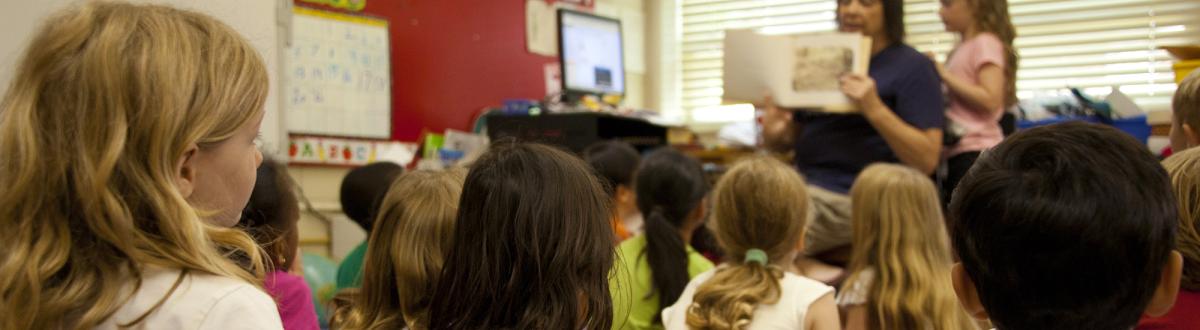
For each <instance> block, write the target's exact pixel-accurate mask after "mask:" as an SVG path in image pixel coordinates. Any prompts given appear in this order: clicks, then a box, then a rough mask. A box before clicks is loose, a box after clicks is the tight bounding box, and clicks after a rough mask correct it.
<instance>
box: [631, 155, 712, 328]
mask: <svg viewBox="0 0 1200 330" xmlns="http://www.w3.org/2000/svg"><path fill="white" fill-rule="evenodd" d="M634 186H635V188H634V189H635V190H636V191H637V205H638V209H639V210H641V211H642V214H644V218H645V222H646V224H645V228H646V234H645V235H646V250H645V252H643V254H644V255H645V256H646V262H647V263H648V264H649V265H650V274H651V277H652V280H653V282H654V287H653V289H652V290H651V291H650V292H651V293H650V294H652V295H653V294H654V293H658V304H659V311H660V312H661V311H662V309H663V308H666V307H667V306H671V305H673V304H675V300H677V299H679V295H680V294H681V293H683V288H684V287H686V286H687V283H688V280H689V277H688V255H687V245H686V244H687V243H686V242H684V241H683V236H682V235H680V228H681V227H682V226H683V225H684V222H686V221H687V218H688V216H689V215H690V214H691V213H692V210H695V209H696V207H697V206H699V205H700V201H701V200H703V199H704V195H705V194H707V193H708V181H706V180H705V178H704V170H703V169H702V168H701V166H700V162H698V161H696V160H695V159H693V158H691V157H689V156H687V155H684V154H683V153H680V152H679V151H676V150H675V149H670V148H662V149H658V150H656V151H654V152H652V153H650V155H648V156H646V158H645V159H643V160H642V164H641V166H640V167H638V170H637V180H636V181H635V182H634ZM640 257H641V256H640V255H639V258H640ZM647 298H648V297H647ZM655 315H656V317H655V319H657V318H658V316H657V315H658V313H655Z"/></svg>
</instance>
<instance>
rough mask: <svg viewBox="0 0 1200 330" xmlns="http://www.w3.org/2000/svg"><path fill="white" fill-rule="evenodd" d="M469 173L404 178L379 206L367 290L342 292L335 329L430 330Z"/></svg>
mask: <svg viewBox="0 0 1200 330" xmlns="http://www.w3.org/2000/svg"><path fill="white" fill-rule="evenodd" d="M464 176H465V171H464V170H461V169H454V170H449V171H424V170H423V171H415V172H409V173H405V174H402V175H400V177H399V178H397V179H396V181H395V182H393V183H392V185H391V188H389V189H388V191H387V195H386V196H385V197H384V198H383V200H382V201H381V202H380V203H379V216H378V217H376V218H375V221H374V225H375V228H374V229H373V230H371V238H370V239H369V240H367V242H368V247H367V254H366V261H365V262H364V264H363V276H362V286H361V287H360V288H358V289H347V290H343V292H342V293H339V294H338V297H337V299H336V300H335V301H336V302H337V303H338V305H339V306H338V307H337V309H336V311H335V314H334V320H333V322H331V323H332V324H333V326H334V328H336V329H400V328H405V327H407V328H409V329H425V328H427V327H428V325H427V317H426V312H427V310H428V308H429V303H430V301H431V300H432V299H433V292H432V289H433V285H434V283H436V282H437V278H438V276H439V275H440V274H441V272H442V264H443V263H444V260H445V254H446V250H447V249H448V248H449V247H450V243H451V242H452V241H453V239H454V237H453V234H454V227H455V226H454V216H455V214H456V213H457V212H458V200H459V196H460V195H461V194H462V185H463V177H464Z"/></svg>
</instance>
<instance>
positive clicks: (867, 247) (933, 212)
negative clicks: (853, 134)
mask: <svg viewBox="0 0 1200 330" xmlns="http://www.w3.org/2000/svg"><path fill="white" fill-rule="evenodd" d="M850 201H851V204H852V205H853V212H852V216H851V218H852V220H851V224H852V227H853V241H852V243H853V246H854V252H853V255H852V256H851V258H850V268H849V271H850V274H851V276H850V278H849V279H848V280H847V281H845V282H844V283H847V285H852V283H856V282H857V280H856V279H857V278H858V276H860V275H861V274H862V272H863V271H866V270H867V269H873V270H874V274H875V277H874V280H873V281H872V285H871V286H870V287H869V288H868V289H867V290H868V291H867V294H866V296H867V308H868V310H869V311H870V313H868V315H869V316H868V322H869V323H870V324H871V325H872V328H877V329H970V328H973V326H972V324H971V322H972V321H971V320H970V318H969V317H967V315H966V314H965V313H963V311H962V309H961V308H960V307H959V305H958V301H957V300H956V299H955V297H954V290H953V288H952V287H951V285H950V284H951V283H950V274H949V273H948V272H946V270H947V269H948V268H949V267H950V265H951V263H952V261H951V257H950V242H949V239H948V238H947V237H946V227H945V225H944V220H943V218H942V208H941V203H940V199H939V197H938V190H937V188H936V187H935V186H934V184H933V181H930V180H929V177H928V176H927V175H925V174H923V173H921V172H918V171H917V170H914V169H912V168H910V167H907V166H902V165H896V164H884V163H877V164H873V165H870V166H867V168H866V169H864V170H863V171H862V173H861V174H859V175H858V179H856V180H855V181H854V186H853V187H851V188H850ZM885 283H886V285H885ZM916 301H920V302H922V303H914V302H916Z"/></svg>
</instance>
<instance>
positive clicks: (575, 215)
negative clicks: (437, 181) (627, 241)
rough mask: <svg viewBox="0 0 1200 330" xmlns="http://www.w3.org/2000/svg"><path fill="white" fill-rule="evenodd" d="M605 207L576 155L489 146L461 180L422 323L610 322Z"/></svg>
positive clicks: (552, 325)
mask: <svg viewBox="0 0 1200 330" xmlns="http://www.w3.org/2000/svg"><path fill="white" fill-rule="evenodd" d="M609 204H610V203H609V200H608V198H606V197H605V196H604V190H603V188H601V184H600V182H599V180H597V179H596V177H595V176H593V175H592V170H591V168H589V167H588V165H587V164H586V163H584V162H583V161H582V160H580V159H579V158H577V157H575V156H573V155H571V154H568V153H566V152H563V151H561V150H558V149H555V148H552V147H548V146H545V145H540V144H518V143H495V144H493V145H492V147H491V148H490V149H489V150H488V151H487V152H485V153H484V154H483V155H482V156H481V157H480V158H479V159H478V160H476V161H475V163H474V164H473V165H472V166H471V169H470V172H469V173H468V174H467V178H466V183H465V184H464V185H463V190H462V199H461V200H460V204H459V209H458V217H457V220H456V222H455V229H454V239H453V242H452V243H451V246H450V248H449V250H448V252H447V254H446V258H445V265H444V267H443V269H442V275H441V278H440V279H439V280H438V281H437V284H436V287H437V289H436V290H435V294H434V296H433V301H432V302H431V304H430V309H429V326H430V327H431V328H437V329H444V328H459V329H485V328H516V329H580V328H588V329H607V328H608V327H609V325H610V323H611V322H612V302H611V298H610V296H609V291H608V271H609V269H610V268H611V267H612V263H613V241H612V235H613V234H612V229H611V228H610V226H609V224H608V220H609V217H610V215H611V213H609V208H608V206H609Z"/></svg>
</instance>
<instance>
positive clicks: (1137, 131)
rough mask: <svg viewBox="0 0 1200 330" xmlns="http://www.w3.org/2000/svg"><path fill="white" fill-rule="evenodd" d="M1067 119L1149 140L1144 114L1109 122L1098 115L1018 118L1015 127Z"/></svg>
mask: <svg viewBox="0 0 1200 330" xmlns="http://www.w3.org/2000/svg"><path fill="white" fill-rule="evenodd" d="M1069 121H1086V122H1089V123H1102V124H1108V125H1109V126H1112V127H1114V128H1116V129H1119V130H1121V131H1122V132H1125V133H1128V134H1129V135H1131V136H1133V137H1134V138H1136V139H1138V141H1142V143H1143V144H1145V143H1146V142H1147V141H1148V140H1150V124H1148V123H1146V116H1137V117H1131V118H1118V119H1113V120H1112V122H1111V123H1110V122H1108V121H1107V120H1103V119H1101V118H1099V117H1095V116H1090V117H1055V118H1047V119H1042V120H1034V121H1029V120H1018V121H1017V129H1018V130H1024V129H1030V128H1033V127H1038V126H1046V125H1053V124H1058V123H1065V122H1069Z"/></svg>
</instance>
